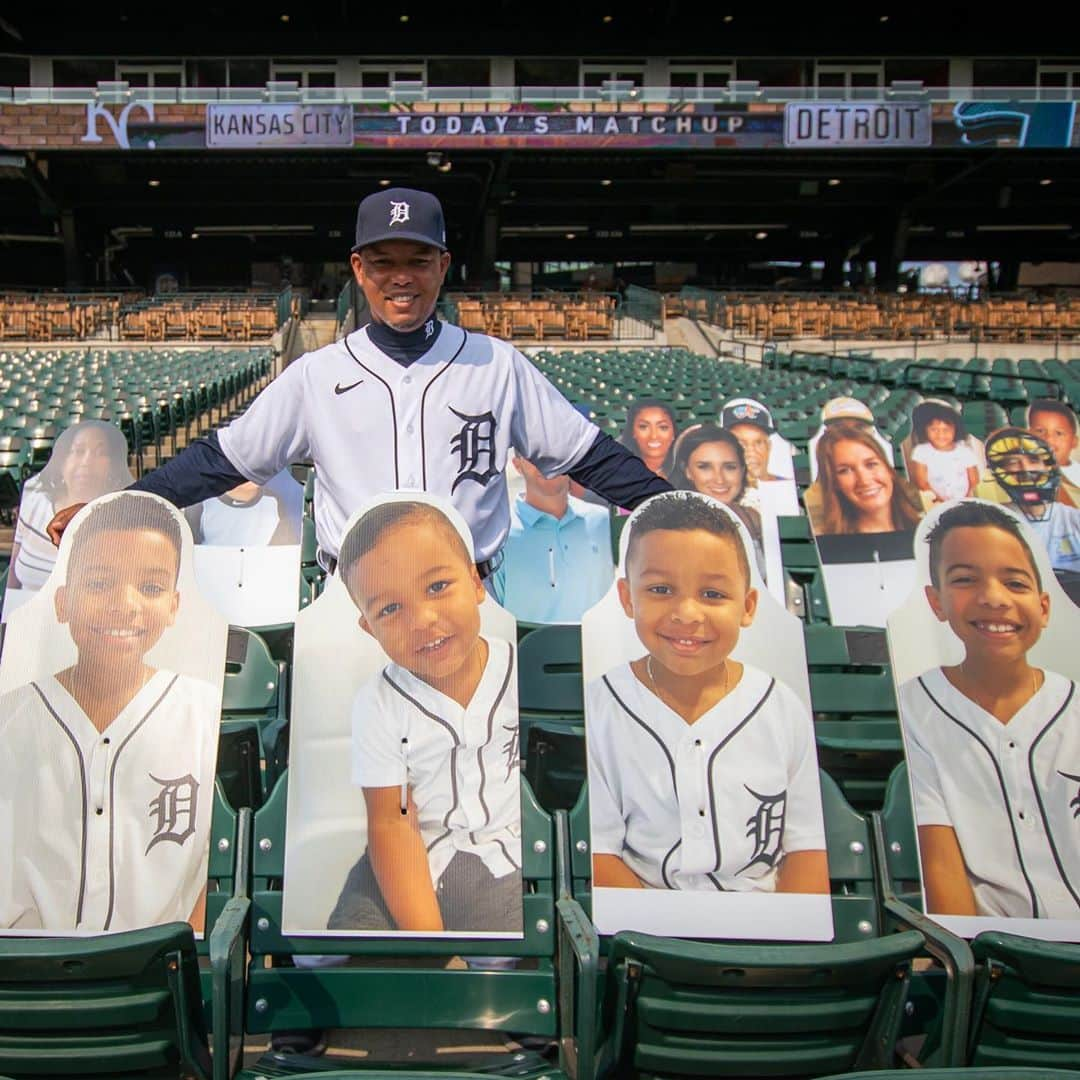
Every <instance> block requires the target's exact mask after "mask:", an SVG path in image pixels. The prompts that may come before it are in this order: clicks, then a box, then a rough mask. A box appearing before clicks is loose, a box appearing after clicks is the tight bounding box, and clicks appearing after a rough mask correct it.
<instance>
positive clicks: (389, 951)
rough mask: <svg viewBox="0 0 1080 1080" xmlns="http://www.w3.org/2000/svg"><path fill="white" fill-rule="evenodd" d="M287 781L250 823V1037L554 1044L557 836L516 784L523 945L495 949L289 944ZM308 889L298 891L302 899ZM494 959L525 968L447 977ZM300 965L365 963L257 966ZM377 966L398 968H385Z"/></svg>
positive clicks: (384, 940)
mask: <svg viewBox="0 0 1080 1080" xmlns="http://www.w3.org/2000/svg"><path fill="white" fill-rule="evenodd" d="M287 781H288V776H287V775H283V776H282V777H281V778H280V779H279V780H278V782H277V785H276V786H275V788H274V790H273V791H272V792H271V794H270V796H269V798H268V799H267V801H266V803H265V804H264V805H263V807H262V808H261V809H260V810H259V812H258V814H257V815H256V819H255V841H254V846H253V855H254V861H253V882H254V888H253V894H252V900H253V905H252V934H253V937H252V941H251V952H252V956H253V958H254V960H253V963H252V965H251V968H250V971H249V976H248V1011H247V1030H248V1031H249V1032H252V1033H261V1032H267V1031H270V1030H272V1029H278V1028H283V1029H286V1028H301V1029H306V1028H322V1027H359V1028H370V1027H379V1028H391V1027H393V1028H417V1027H422V1028H463V1029H477V1030H480V1029H496V1030H501V1031H513V1032H521V1033H527V1034H533V1035H543V1036H549V1037H550V1036H554V1035H555V1033H556V1024H555V1005H556V986H555V968H554V962H553V958H554V955H555V914H554V912H555V899H556V875H555V856H556V851H555V841H554V825H553V822H552V819H551V817H550V816H549V815H548V814H547V813H546V812H545V811H544V810H543V809H542V808H541V807H540V805H539V804H538V803H537V801H536V799H535V798H534V796H533V794H532V791H531V789H530V788H529V785H528V783H527V782H525V781H522V784H521V797H522V806H521V828H522V856H523V861H524V866H523V868H522V877H523V882H524V890H525V891H524V895H523V898H522V899H523V916H524V925H523V936H522V937H521V938H518V939H499V940H498V941H493V940H491V939H480V938H469V937H465V936H461V935H455V936H454V937H452V938H445V937H444V938H434V937H432V938H421V937H417V936H414V935H410V936H409V937H407V938H406V937H403V936H401V935H397V934H392V933H391V934H388V935H387V936H385V937H372V936H364V937H360V936H333V937H312V936H299V935H296V936H289V935H286V934H285V933H284V932H283V931H282V925H281V913H282V877H283V874H284V868H285V810H286V798H287ZM312 885H313V883H311V882H300V883H299V886H300V887H301V888H303V887H307V888H311V887H312ZM293 887H296V885H295V884H294V885H293ZM493 954H497V955H498V956H500V957H516V958H522V959H525V958H529V961H527V962H526V963H522V964H519V966H517V967H515V968H512V969H510V968H507V969H490V968H485V969H474V968H470V967H467V966H466V967H462V966H459V965H456V964H455V965H448V961H449V960H450V958H452V957H477V956H491V955H493ZM305 955H320V956H326V955H337V956H342V957H345V956H362V957H364V958H365V961H364V964H363V966H356V965H350V966H341V967H327V966H321V967H318V968H314V967H311V966H296V967H287V966H282V965H280V964H277V965H275V966H273V967H265V966H264V965H263V963H262V959H261V958H262V957H264V956H276V957H281V956H291V957H293V958H294V961H295V960H296V959H297V958H300V957H303V956H305ZM380 957H390V958H393V959H391V960H390V961H389V962H388V963H386V964H380V962H379V959H378V958H380ZM404 957H407V958H409V960H408V961H405V964H407V965H408V966H404V964H403V962H402V958H404ZM300 963H301V964H302V963H303V961H302V960H301V961H300ZM419 1002H422V1003H423V1007H422V1008H418V1007H417V1006H418V1003H419Z"/></svg>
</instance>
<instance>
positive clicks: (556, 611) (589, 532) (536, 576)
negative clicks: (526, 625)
mask: <svg viewBox="0 0 1080 1080" xmlns="http://www.w3.org/2000/svg"><path fill="white" fill-rule="evenodd" d="M503 555H504V558H503V562H502V565H501V566H500V567H499V569H498V570H496V571H495V575H494V577H495V580H494V582H493V584H494V587H495V589H494V591H495V593H496V595H497V596H500V597H501V598H502V599H501V603H502V606H503V607H505V608H506V609H507V610H508V611H509V612H511V613H512V614H513V615H514V617H515V618H516V619H518V620H519V621H520V622H535V623H579V622H581V616H582V614H583V613H584V612H586V611H587V610H588V609H589V608H591V607H592V606H593V604H595V603H596V602H597V601H598V600H599V599H600V598H601V597H602V596H603V595H604V593H606V592H607V591H608V588H609V587H610V586H611V582H612V580H613V578H614V577H615V566H614V563H613V562H612V558H611V526H610V523H609V518H608V511H607V510H606V509H605V508H603V507H599V506H590V505H589V504H588V503H585V502H582V501H581V500H580V499H575V498H574V497H573V496H571V497H570V501H569V506H568V507H567V511H566V513H565V514H564V515H563V517H562V518H561V519H556V518H554V517H552V516H551V514H547V513H544V512H543V511H542V510H537V509H536V508H535V507H534V506H531V505H530V504H529V503H527V502H526V501H525V497H524V495H518V497H517V498H516V499H515V500H514V501H513V503H512V504H511V508H510V533H509V535H508V536H507V538H506V544H505V546H504V548H503Z"/></svg>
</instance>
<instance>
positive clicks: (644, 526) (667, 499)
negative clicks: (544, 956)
mask: <svg viewBox="0 0 1080 1080" xmlns="http://www.w3.org/2000/svg"><path fill="white" fill-rule="evenodd" d="M629 528H630V530H631V532H630V537H629V541H628V546H627V550H626V576H625V577H624V578H620V579H619V581H618V590H619V598H620V600H621V601H622V605H623V608H624V610H625V611H626V614H627V615H628V616H629V617H630V618H632V619H633V620H634V627H635V630H636V632H637V636H638V638H639V639H640V640H641V642H642V644H643V645H644V646H645V648H646V650H647V652H646V655H645V656H644V657H642V658H641V659H639V660H635V661H633V662H632V663H628V664H622V665H620V666H619V667H617V668H615V669H613V670H612V671H609V672H608V673H607V674H606V675H603V676H602V677H601V678H600V679H598V680H596V681H595V682H593V683H591V684H590V685H589V686H588V688H587V692H586V728H587V734H588V738H587V750H588V767H589V806H590V813H591V824H592V843H593V884H594V885H596V886H614V887H627V888H656V889H664V888H666V889H702V890H718V891H737V892H746V891H751V890H756V891H762V892H773V891H776V892H803V893H810V892H812V893H827V892H828V891H829V877H828V867H827V863H826V858H825V834H824V824H823V819H822V811H821V790H820V787H819V784H818V775H817V765H816V759H815V755H814V750H813V731H812V727H811V721H810V717H809V715H808V714H807V711H806V709H805V707H804V706H803V705H802V704H801V703H800V702H799V700H798V698H796V696H795V695H794V693H792V691H791V690H789V689H788V688H787V687H786V686H783V685H782V684H780V683H778V682H777V681H776V679H774V678H772V677H771V676H769V675H768V674H766V673H765V672H763V671H759V670H757V669H756V668H753V667H750V666H749V665H745V664H742V663H739V662H738V661H736V660H733V659H731V656H730V654H731V652H732V650H733V649H734V648H735V647H736V645H737V644H738V640H739V633H740V631H741V629H742V628H743V627H744V626H749V625H750V623H751V622H752V621H753V618H754V613H755V611H756V609H757V592H756V590H755V589H753V588H752V586H751V580H750V563H749V557H748V554H747V551H746V549H745V547H744V543H743V540H742V539H741V537H740V535H739V530H738V526H737V524H736V519H735V518H734V517H733V516H732V515H731V514H730V512H729V511H728V510H727V509H726V508H725V507H722V506H721V505H720V504H718V503H716V502H714V501H713V500H711V499H706V498H702V497H701V496H699V495H696V494H693V493H690V492H678V493H672V494H669V495H662V496H659V497H657V498H656V499H653V500H651V501H650V502H649V503H648V504H647V505H646V506H645V507H643V508H642V509H641V510H640V511H639V512H638V513H637V514H636V515H635V517H634V518H633V520H632V521H631V522H630V525H629Z"/></svg>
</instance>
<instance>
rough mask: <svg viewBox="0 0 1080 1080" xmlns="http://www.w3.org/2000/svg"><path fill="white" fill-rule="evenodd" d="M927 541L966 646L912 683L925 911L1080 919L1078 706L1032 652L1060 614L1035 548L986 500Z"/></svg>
mask: <svg viewBox="0 0 1080 1080" xmlns="http://www.w3.org/2000/svg"><path fill="white" fill-rule="evenodd" d="M927 542H928V544H929V547H930V581H931V584H930V585H928V586H927V587H926V598H927V601H928V602H929V604H930V607H931V608H932V609H933V612H934V615H935V616H936V617H937V618H938V620H939V621H941V622H947V623H948V624H949V627H950V629H951V630H952V631H953V633H954V634H956V636H957V637H958V638H959V639H960V641H961V643H962V644H963V646H964V649H965V656H964V659H963V661H962V662H961V663H959V664H957V665H955V666H953V667H941V668H934V669H932V670H930V671H928V672H925V673H924V674H922V675H920V676H918V677H917V678H914V679H911V680H910V681H908V682H907V683H905V684H904V685H903V686H902V687H901V688H900V713H901V718H902V721H903V724H904V734H905V743H906V747H907V757H908V768H909V772H910V776H911V785H912V793H913V797H914V808H915V822H916V825H917V827H918V834H919V849H920V852H921V856H922V872H923V885H924V887H925V889H926V901H927V910H928V911H930V912H934V913H938V914H950V915H999V916H1007V917H1024V918H1072V919H1075V918H1080V844H1078V843H1077V837H1078V835H1080V833H1078V829H1080V822H1078V821H1077V813H1078V810H1077V808H1078V807H1080V705H1078V702H1077V695H1076V685H1075V683H1074V682H1073V681H1072V680H1071V679H1069V678H1066V677H1065V676H1062V675H1058V674H1056V673H1055V672H1052V671H1043V670H1041V669H1039V668H1036V667H1033V666H1032V665H1031V664H1030V663H1029V662H1028V653H1029V652H1030V651H1031V649H1032V648H1033V647H1034V646H1035V644H1036V642H1037V641H1038V640H1039V638H1040V637H1041V635H1042V633H1043V631H1044V630H1045V629H1046V626H1047V624H1048V622H1049V618H1050V597H1049V595H1048V594H1047V593H1046V592H1044V591H1043V586H1042V579H1041V576H1040V573H1039V568H1038V566H1037V565H1036V563H1035V560H1034V558H1033V557H1032V554H1031V548H1030V546H1029V544H1028V541H1027V539H1026V538H1025V536H1024V533H1023V530H1022V528H1021V526H1020V524H1019V522H1017V521H1016V520H1015V519H1014V518H1013V517H1012V516H1011V515H1010V514H1008V513H1007V512H1006V511H1004V510H1002V509H1001V508H1000V507H998V506H995V505H993V504H992V503H986V502H982V501H975V500H972V501H965V502H962V503H960V504H958V505H956V506H954V507H951V508H950V509H948V510H946V511H945V512H944V513H942V515H941V516H940V518H938V520H937V522H936V524H935V525H934V527H933V528H932V529H931V530H930V532H929V533H928V534H927Z"/></svg>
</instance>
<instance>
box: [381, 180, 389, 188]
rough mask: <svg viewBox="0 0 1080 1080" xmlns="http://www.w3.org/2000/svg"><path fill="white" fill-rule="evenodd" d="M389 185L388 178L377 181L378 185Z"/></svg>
mask: <svg viewBox="0 0 1080 1080" xmlns="http://www.w3.org/2000/svg"><path fill="white" fill-rule="evenodd" d="M389 186H390V181H389V180H380V181H379V187H389Z"/></svg>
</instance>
